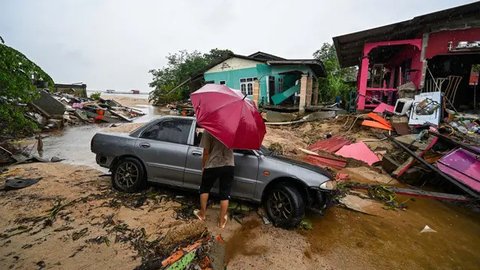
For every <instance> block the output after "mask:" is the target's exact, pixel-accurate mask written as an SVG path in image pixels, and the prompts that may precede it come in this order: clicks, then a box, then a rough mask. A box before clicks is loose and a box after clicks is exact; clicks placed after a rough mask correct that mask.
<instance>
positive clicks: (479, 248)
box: [304, 199, 480, 269]
mask: <svg viewBox="0 0 480 270" xmlns="http://www.w3.org/2000/svg"><path fill="white" fill-rule="evenodd" d="M329 210H330V211H327V213H326V215H325V216H324V217H321V218H316V219H315V220H314V228H313V230H311V231H308V232H306V233H304V235H305V236H306V237H307V241H308V242H309V243H310V249H309V250H306V254H307V256H314V255H318V256H322V257H324V258H325V259H327V260H328V261H330V262H333V263H334V264H335V265H336V266H337V268H340V269H347V268H348V269H352V268H356V269H366V268H376V269H478V267H479V266H480V256H479V252H480V213H476V212H473V211H471V210H469V209H466V208H465V207H459V206H456V205H453V204H445V203H442V202H438V201H433V200H429V199H416V200H415V201H409V202H408V209H407V210H405V211H402V210H397V211H391V210H390V211H391V212H390V213H388V214H386V215H384V216H382V217H378V216H369V215H365V214H358V213H355V212H352V211H350V210H346V209H342V208H340V207H334V208H331V209H329ZM425 225H428V226H429V227H430V228H432V229H433V230H435V231H436V232H427V233H420V231H422V229H423V228H424V227H425ZM313 254H314V255H313Z"/></svg>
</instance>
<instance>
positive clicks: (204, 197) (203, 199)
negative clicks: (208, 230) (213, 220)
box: [198, 193, 208, 220]
mask: <svg viewBox="0 0 480 270" xmlns="http://www.w3.org/2000/svg"><path fill="white" fill-rule="evenodd" d="M207 202H208V193H202V194H200V213H198V215H199V216H200V217H201V218H202V219H204V220H205V217H206V214H207Z"/></svg>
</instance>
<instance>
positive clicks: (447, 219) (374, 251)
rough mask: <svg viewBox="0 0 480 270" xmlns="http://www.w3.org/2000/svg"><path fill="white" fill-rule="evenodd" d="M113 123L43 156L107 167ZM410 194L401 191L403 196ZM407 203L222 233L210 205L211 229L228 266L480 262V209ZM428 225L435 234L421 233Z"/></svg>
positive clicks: (61, 141) (69, 136)
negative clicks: (105, 138)
mask: <svg viewBox="0 0 480 270" xmlns="http://www.w3.org/2000/svg"><path fill="white" fill-rule="evenodd" d="M135 107H137V108H139V109H142V110H143V111H144V112H146V113H147V115H145V116H143V117H141V118H138V119H136V120H135V122H147V121H149V120H151V119H152V118H154V117H157V116H158V115H161V114H166V113H168V112H167V111H165V110H161V109H158V108H155V107H153V106H150V105H145V104H143V105H141V104H140V105H136V106H135ZM108 126H109V124H101V125H86V126H79V127H71V128H67V129H65V130H64V131H62V132H59V133H55V134H50V137H48V138H46V139H44V151H45V152H44V156H46V157H51V156H58V157H60V158H65V159H66V160H65V161H64V162H65V163H69V164H75V165H88V166H90V167H92V168H95V169H97V170H102V171H105V170H103V169H102V168H100V167H99V166H98V165H96V163H95V156H94V154H93V153H91V152H90V140H91V138H92V137H93V135H94V134H95V133H96V132H98V131H100V130H103V129H105V128H106V127H108ZM282 137H285V136H283V135H282ZM65 177H67V176H65ZM179 194H182V196H183V195H185V196H193V195H191V194H184V193H182V192H179ZM407 199H408V198H407V197H400V199H399V201H404V200H407ZM407 206H408V208H407V209H406V210H396V211H394V210H388V211H387V210H385V211H384V212H383V213H382V214H381V215H379V216H371V215H366V214H362V213H358V212H353V211H350V210H346V209H343V208H341V207H332V208H330V209H328V211H326V214H325V215H324V216H313V215H311V216H309V217H308V218H309V219H310V220H311V221H312V224H313V228H312V229H311V230H300V229H298V230H293V231H286V230H283V229H279V228H275V227H273V226H271V225H264V224H263V222H261V220H260V219H259V218H258V216H257V214H256V213H255V212H251V213H250V216H249V218H247V219H246V220H245V221H244V223H243V225H242V226H241V225H240V224H238V223H237V222H236V221H233V220H232V221H230V224H228V229H227V230H225V231H219V230H216V229H215V224H216V223H215V217H216V216H215V215H216V214H217V211H218V209H211V210H210V213H211V220H210V221H209V222H208V223H207V227H208V228H209V229H210V230H212V231H213V232H214V233H221V234H222V235H223V236H224V238H225V240H226V261H228V262H229V265H228V269H264V268H269V269H372V268H374V269H478V268H479V266H480V255H478V254H479V252H480V214H479V213H478V212H475V211H474V210H471V208H468V207H464V206H458V205H455V204H452V203H444V202H439V201H433V200H428V199H415V200H411V201H409V202H407ZM145 211H147V210H145ZM129 219H130V218H129V217H125V220H129ZM135 222H137V221H135ZM160 223H161V222H160ZM152 224H156V221H155V222H152ZM157 225H158V226H160V224H156V226H157ZM425 225H428V226H429V227H430V228H432V229H433V230H435V231H436V232H429V233H420V231H421V230H422V229H423V228H424V227H425ZM152 226H153V225H152ZM106 265H108V264H106ZM106 265H105V266H106Z"/></svg>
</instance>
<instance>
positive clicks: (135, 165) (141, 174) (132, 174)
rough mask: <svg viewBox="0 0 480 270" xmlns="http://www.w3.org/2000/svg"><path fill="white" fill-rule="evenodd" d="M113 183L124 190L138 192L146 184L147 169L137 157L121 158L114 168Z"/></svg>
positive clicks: (116, 187)
mask: <svg viewBox="0 0 480 270" xmlns="http://www.w3.org/2000/svg"><path fill="white" fill-rule="evenodd" d="M112 185H113V187H114V188H115V189H118V190H120V191H124V192H136V191H139V190H142V189H143V188H145V186H146V181H145V171H144V169H143V166H142V164H141V163H140V161H138V160H137V159H135V158H124V159H122V160H120V161H119V162H118V163H117V164H116V165H115V167H114V168H113V170H112Z"/></svg>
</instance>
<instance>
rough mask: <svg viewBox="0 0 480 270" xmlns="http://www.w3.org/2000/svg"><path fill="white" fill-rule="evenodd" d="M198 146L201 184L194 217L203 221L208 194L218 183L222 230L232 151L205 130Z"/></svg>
mask: <svg viewBox="0 0 480 270" xmlns="http://www.w3.org/2000/svg"><path fill="white" fill-rule="evenodd" d="M200 146H201V147H203V160H202V168H203V175H202V184H201V185H200V210H199V211H197V210H196V211H195V212H194V213H195V215H196V216H197V217H198V218H199V219H201V220H205V214H206V210H207V202H208V196H209V192H210V190H211V189H212V187H213V185H214V184H215V181H216V180H217V179H219V181H220V183H219V186H220V192H219V195H220V216H219V219H218V220H219V221H218V226H219V227H220V228H222V229H223V228H224V227H225V224H226V223H227V219H228V218H227V209H228V202H229V200H230V190H231V188H232V183H233V175H234V166H235V164H234V158H233V150H232V149H229V148H228V147H226V146H225V145H224V144H223V143H222V142H220V141H219V140H217V139H216V138H215V137H213V136H212V135H211V134H210V133H208V132H207V131H206V130H205V131H204V132H203V136H202V140H201V141H200Z"/></svg>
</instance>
